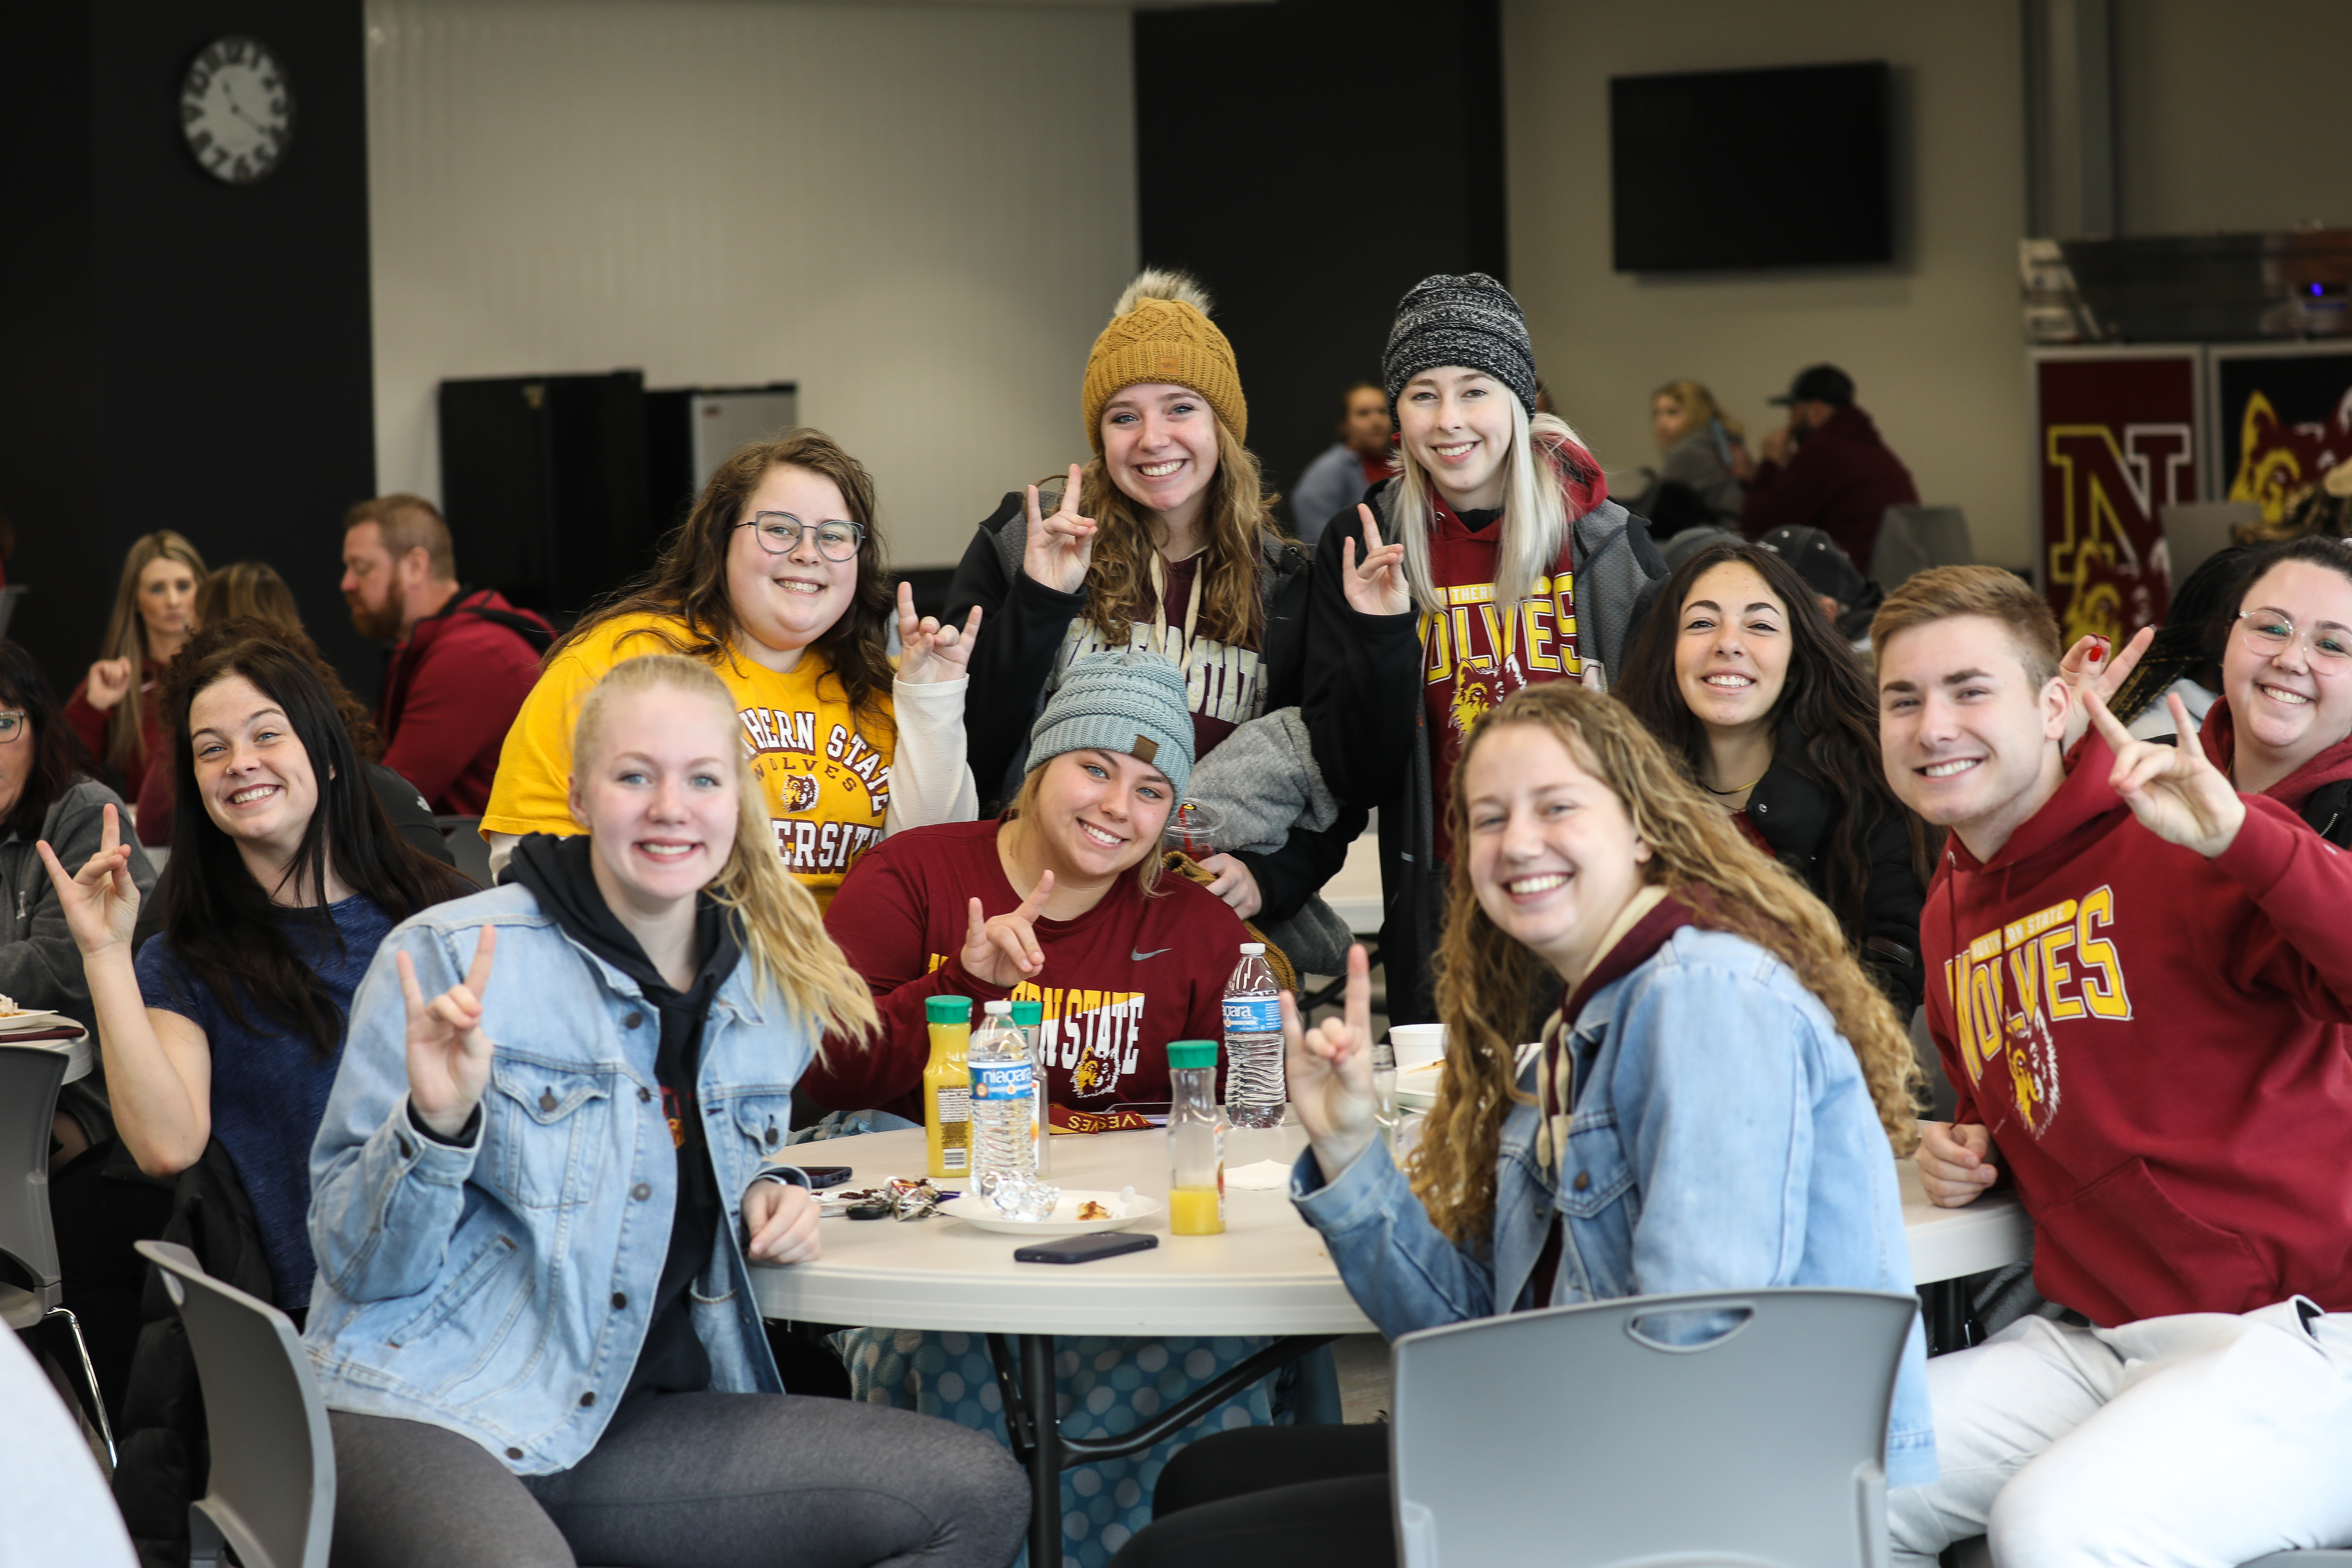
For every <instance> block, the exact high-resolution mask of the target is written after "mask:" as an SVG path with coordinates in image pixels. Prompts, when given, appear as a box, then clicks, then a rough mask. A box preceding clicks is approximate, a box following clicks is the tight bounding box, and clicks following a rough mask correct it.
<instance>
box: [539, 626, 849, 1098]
mask: <svg viewBox="0 0 2352 1568" xmlns="http://www.w3.org/2000/svg"><path fill="white" fill-rule="evenodd" d="M640 691H668V692H674V693H677V694H679V695H683V696H686V697H689V698H695V697H699V698H704V699H707V700H709V701H710V702H712V703H713V704H715V705H716V706H717V709H718V710H719V712H720V713H721V714H722V715H723V724H722V728H724V729H725V730H726V731H727V732H728V734H729V735H730V736H732V735H733V734H734V733H735V728H734V724H735V699H734V697H733V696H732V695H731V694H730V692H729V691H728V689H727V687H726V685H725V683H723V682H722V681H720V679H719V677H718V676H717V675H716V674H714V673H713V672H712V671H711V668H710V667H709V665H707V664H703V663H700V662H698V661H697V660H694V659H690V658H677V657H675V656H672V655H665V654H655V655H651V656H649V657H647V658H632V659H625V660H624V661H623V662H621V663H619V664H616V665H614V667H613V668H611V669H608V670H606V671H605V672H604V679H602V680H599V681H598V682H597V683H596V684H595V685H594V686H593V687H592V688H591V689H589V692H588V695H587V697H586V698H585V699H584V700H583V701H582V702H581V704H580V720H579V722H578V723H576V724H574V725H573V726H572V777H573V778H574V779H581V778H585V777H587V776H588V774H589V773H590V772H591V771H593V767H594V764H595V757H596V748H597V746H598V745H599V744H600V743H601V742H602V741H603V739H604V726H605V723H606V721H607V719H608V715H609V710H610V709H611V708H612V705H613V703H614V700H616V699H618V698H620V697H623V696H625V695H628V694H629V693H632V692H640ZM729 750H730V752H732V754H733V755H734V757H735V801H736V806H737V809H736V813H735V843H734V845H733V847H731V848H730V850H729V852H728V856H727V864H726V865H725V866H723V867H721V868H719V876H718V878H717V879H715V880H713V881H712V882H711V884H710V888H709V891H710V896H711V897H712V898H714V899H716V900H719V903H721V904H723V905H725V906H726V907H727V908H728V909H729V910H732V911H733V912H734V915H735V918H736V922H737V927H738V929H739V930H740V932H741V935H742V942H743V955H744V957H745V958H746V959H748V960H749V961H750V963H751V973H752V977H753V982H754V991H755V994H757V993H761V992H765V993H769V994H773V995H774V996H776V997H777V999H778V1000H780V1001H781V1002H782V1004H783V1005H784V1006H785V1008H786V1009H788V1010H789V1011H790V1012H791V1013H793V1015H794V1016H797V1017H800V1018H803V1019H805V1020H807V1021H808V1022H809V1024H810V1025H811V1026H812V1027H813V1028H814V1030H815V1031H816V1033H817V1035H818V1037H819V1041H818V1049H819V1051H820V1053H822V1050H823V1048H824V1045H823V1037H824V1036H825V1035H828V1034H830V1035H834V1036H836V1037H848V1038H856V1039H862V1038H864V1037H866V1035H868V1034H870V1033H872V1032H873V1030H874V1027H875V1025H876V1023H877V1020H878V1015H877V1013H876V1012H875V1010H874V994H873V993H872V991H870V990H869V989H868V988H867V987H866V982H865V981H864V980H862V979H860V978H859V977H858V975H857V973H856V971H855V970H853V969H851V968H850V967H849V961H848V960H847V959H846V958H845V957H843V956H842V952H841V949H840V948H839V947H838V946H837V945H835V942H834V940H833V938H832V937H830V936H828V935H827V934H825V929H824V915H822V914H821V913H819V912H818V910H817V907H816V900H815V899H814V897H812V896H811V895H810V893H809V890H808V889H806V888H803V887H802V886H801V884H800V879H799V878H797V877H794V876H793V875H792V874H791V873H790V872H788V871H786V870H785V869H784V863H783V860H782V858H780V857H779V856H778V855H777V854H776V843H775V838H774V837H773V831H772V828H771V827H770V826H769V822H768V814H767V812H766V810H765V809H764V808H763V807H762V806H761V804H760V803H761V799H762V798H763V797H762V795H761V788H760V781H759V780H758V779H756V778H754V777H753V776H752V775H751V761H750V759H749V758H747V757H745V756H744V755H743V748H742V747H741V746H740V745H736V744H734V743H733V742H732V741H731V740H730V742H729Z"/></svg>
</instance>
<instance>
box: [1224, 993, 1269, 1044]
mask: <svg viewBox="0 0 2352 1568" xmlns="http://www.w3.org/2000/svg"><path fill="white" fill-rule="evenodd" d="M1225 1033H1226V1034H1228V1035H1278V1034H1280V1033H1282V998H1281V997H1279V996H1228V997H1226V998H1225Z"/></svg>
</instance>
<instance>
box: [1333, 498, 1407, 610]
mask: <svg viewBox="0 0 2352 1568" xmlns="http://www.w3.org/2000/svg"><path fill="white" fill-rule="evenodd" d="M1356 515H1357V516H1358V517H1359V518H1360V519H1361V520H1362V521H1363V524H1364V559H1363V562H1362V563H1361V564H1359V563H1357V560H1356V542H1355V541H1354V540H1352V539H1343V540H1341V541H1340V542H1339V587H1340V589H1341V591H1342V592H1344V593H1345V594H1346V595H1348V605H1349V608H1350V609H1352V610H1354V611H1355V612H1356V613H1357V614H1358V615H1360V616H1401V615H1402V614H1404V613H1405V612H1406V611H1407V610H1409V609H1411V608H1412V592H1411V591H1410V590H1409V589H1407V588H1406V586H1405V582H1404V546H1403V545H1402V544H1382V543H1381V525H1380V520H1379V519H1377V518H1375V517H1374V516H1373V515H1372V509H1371V508H1370V507H1369V506H1363V505H1359V506H1358V507H1357V508H1356Z"/></svg>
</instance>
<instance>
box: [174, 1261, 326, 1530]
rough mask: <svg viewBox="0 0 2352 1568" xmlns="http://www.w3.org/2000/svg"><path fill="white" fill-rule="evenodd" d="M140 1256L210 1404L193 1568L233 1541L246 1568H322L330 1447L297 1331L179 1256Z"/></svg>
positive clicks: (192, 1519)
mask: <svg viewBox="0 0 2352 1568" xmlns="http://www.w3.org/2000/svg"><path fill="white" fill-rule="evenodd" d="M138 1247H139V1254H140V1256H141V1257H142V1258H146V1259H147V1260H148V1261H149V1262H150V1263H152V1264H153V1265H155V1267H156V1268H161V1269H162V1270H163V1288H164V1289H166V1290H167V1291H169V1292H170V1293H171V1297H172V1303H173V1305H174V1306H176V1307H177V1308H179V1310H180V1321H182V1322H183V1323H184V1324H185V1325H186V1326H187V1331H188V1347H189V1349H191V1350H192V1351H194V1352H195V1358H196V1380H197V1382H198V1383H199V1384H201V1385H202V1386H203V1389H204V1394H205V1426H206V1428H207V1429H208V1430H209V1432H210V1435H211V1442H212V1478H211V1481H210V1484H209V1489H207V1490H206V1491H205V1495H204V1496H203V1497H201V1498H199V1499H197V1500H195V1501H194V1502H193V1503H191V1504H189V1505H188V1539H189V1561H190V1563H192V1564H194V1563H219V1562H220V1561H221V1542H223V1541H224V1540H226V1542H228V1544H229V1546H230V1547H231V1548H232V1549H234V1550H235V1552H236V1556H237V1561H238V1562H240V1563H243V1564H245V1568H327V1545H328V1542H329V1541H330V1540H331V1538H332V1536H333V1534H334V1528H335V1449H334V1440H333V1438H332V1437H331V1436H330V1435H329V1432H328V1429H327V1406H326V1404H325V1402H324V1401H323V1400H321V1399H320V1397H319V1385H318V1384H317V1382H316V1381H314V1380H313V1379H312V1377H311V1376H310V1357H309V1356H307V1355H305V1354H304V1353H303V1351H302V1342H301V1340H300V1338H299V1336H297V1335H296V1333H295V1332H294V1322H293V1320H292V1319H290V1318H289V1317H287V1315H286V1314H285V1313H283V1312H281V1311H279V1310H278V1309H277V1308H275V1307H273V1306H271V1305H269V1303H268V1302H267V1301H264V1300H259V1299H258V1298H257V1297H253V1296H248V1295H247V1294H246V1293H245V1292H244V1291H242V1290H239V1289H236V1287H235V1286H233V1285H226V1284H223V1283H222V1282H221V1281H220V1280H217V1279H214V1278H213V1277H212V1276H211V1275H209V1274H207V1273H205V1270H204V1266H203V1265H201V1264H199V1263H198V1262H197V1261H196V1255H195V1254H194V1253H193V1252H190V1251H189V1250H188V1249H187V1248H186V1247H181V1246H178V1245H177V1244H175V1243H173V1242H168V1241H142V1242H140V1243H139V1244H138Z"/></svg>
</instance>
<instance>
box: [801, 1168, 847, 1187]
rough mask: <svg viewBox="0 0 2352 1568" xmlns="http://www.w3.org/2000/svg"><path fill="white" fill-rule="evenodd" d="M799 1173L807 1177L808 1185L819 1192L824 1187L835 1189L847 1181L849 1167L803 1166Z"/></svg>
mask: <svg viewBox="0 0 2352 1568" xmlns="http://www.w3.org/2000/svg"><path fill="white" fill-rule="evenodd" d="M800 1171H801V1173H802V1174H803V1175H805V1176H806V1177H808V1179H809V1185H810V1186H811V1187H813V1188H814V1189H816V1190H818V1191H820V1192H822V1191H823V1190H824V1189H825V1188H826V1187H837V1186H839V1185H841V1184H842V1183H844V1182H845V1181H847V1180H849V1167H848V1166H846V1165H803V1166H801V1167H800Z"/></svg>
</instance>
